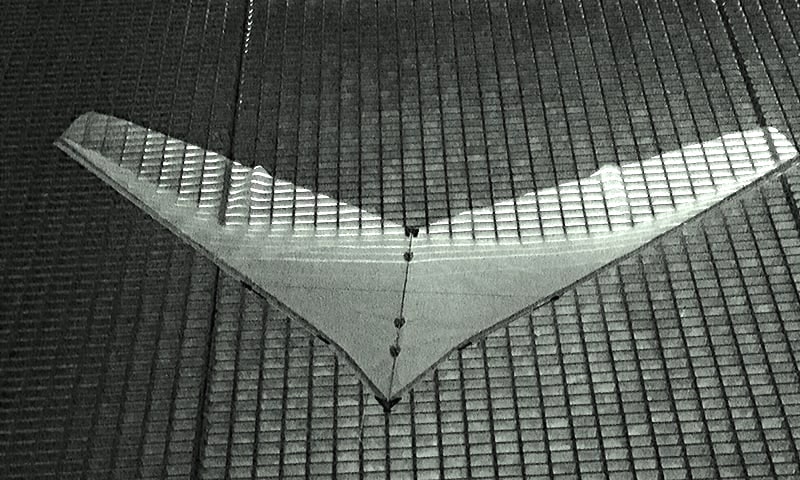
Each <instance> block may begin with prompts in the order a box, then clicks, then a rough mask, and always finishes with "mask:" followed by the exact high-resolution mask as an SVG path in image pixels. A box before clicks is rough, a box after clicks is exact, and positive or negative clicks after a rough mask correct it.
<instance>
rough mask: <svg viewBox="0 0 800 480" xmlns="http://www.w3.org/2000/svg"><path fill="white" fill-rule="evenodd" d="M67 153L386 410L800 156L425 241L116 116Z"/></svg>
mask: <svg viewBox="0 0 800 480" xmlns="http://www.w3.org/2000/svg"><path fill="white" fill-rule="evenodd" d="M57 145H58V146H59V147H60V148H62V149H63V150H64V151H66V152H67V153H68V154H70V155H71V156H72V157H73V158H75V159H76V160H78V161H79V162H81V163H82V164H83V165H85V166H86V167H87V168H89V169H90V170H92V171H93V172H95V173H96V174H97V175H98V176H100V177H101V178H103V179H104V180H105V181H107V182H108V183H110V184H111V185H113V186H114V187H115V188H116V189H117V190H118V191H119V192H120V193H122V194H123V195H125V196H126V197H128V198H129V199H131V200H132V201H133V202H134V203H136V204H137V205H138V206H140V207H141V208H143V209H144V210H146V211H147V212H148V213H149V214H150V215H152V216H153V217H154V218H156V219H157V220H158V221H160V222H161V223H162V224H164V225H165V226H167V227H168V228H170V229H171V230H172V231H173V232H175V233H176V234H178V235H179V236H181V237H182V238H183V239H184V240H186V241H188V242H189V243H191V244H192V245H194V246H195V247H196V248H198V249H200V250H201V251H203V252H204V253H206V254H207V255H209V256H210V257H211V258H212V259H214V260H215V261H216V262H217V263H219V264H220V265H221V266H223V267H225V268H226V269H228V270H229V271H231V272H232V273H234V274H235V275H237V276H238V277H239V278H241V279H243V280H244V281H247V282H248V283H250V284H252V285H253V286H254V287H256V288H257V289H258V290H259V291H261V292H262V293H264V294H265V295H267V296H269V297H270V298H272V299H273V300H274V301H276V302H278V303H279V304H281V305H282V306H283V308H284V309H286V310H287V311H289V312H291V313H292V314H294V316H295V317H297V318H300V319H302V320H304V321H305V322H306V323H307V324H308V326H309V327H310V328H312V329H313V330H315V331H316V332H317V333H318V334H320V335H321V336H323V337H325V338H327V339H329V340H330V341H332V342H333V343H334V344H335V345H337V346H338V348H339V349H340V351H341V352H343V353H344V354H345V355H346V356H347V357H348V358H350V359H351V360H352V361H353V363H354V364H355V365H356V366H357V368H358V369H359V370H360V371H361V373H362V374H363V376H364V378H365V380H366V381H367V382H368V383H369V384H370V385H371V386H372V387H373V388H374V389H375V391H376V393H377V394H378V395H379V396H381V397H383V398H391V397H393V396H395V395H397V394H401V393H402V392H403V391H404V390H405V389H407V388H409V387H410V386H411V385H412V384H413V382H414V381H415V380H416V379H418V378H419V377H420V375H421V374H422V373H424V372H425V371H426V370H428V369H429V368H431V367H432V366H433V365H435V364H436V363H437V362H438V361H439V360H441V359H442V358H443V357H444V356H446V355H447V354H448V352H450V351H452V349H454V348H455V347H457V346H459V345H461V344H463V343H464V342H466V341H467V340H468V339H470V338H472V337H474V336H476V335H480V334H482V333H485V332H486V331H488V330H489V329H491V328H492V327H493V326H494V325H496V324H497V323H498V322H501V321H503V320H505V319H508V318H510V317H512V316H514V315H515V314H517V313H518V312H520V311H522V310H525V309H527V308H528V307H531V306H533V305H536V304H539V303H541V302H542V301H545V300H547V299H548V298H549V297H550V296H551V295H552V294H553V293H555V292H558V291H560V290H562V289H563V288H565V287H567V286H569V285H571V284H573V283H574V282H576V281H578V280H579V279H581V278H582V277H584V276H586V275H589V274H591V273H592V272H594V271H595V270H597V269H598V268H600V267H602V266H603V265H606V264H608V263H609V262H613V261H614V260H615V259H617V258H619V257H620V256H622V255H625V254H627V253H630V252H631V251H633V250H635V249H636V248H638V247H640V246H642V245H643V244H645V243H647V242H649V241H650V240H652V239H654V238H655V237H657V236H659V235H661V234H662V233H664V232H666V231H668V230H670V229H671V228H674V227H675V226H677V225H679V224H681V223H682V222H684V221H685V220H687V219H688V218H690V217H692V216H694V215H696V214H697V213H699V212H701V211H702V210H704V209H706V208H708V207H709V206H711V205H713V204H715V203H717V202H719V201H720V200H722V199H723V198H725V197H726V196H727V195H729V194H731V193H732V192H735V191H737V190H739V189H741V188H742V187H744V186H745V185H747V184H749V183H751V182H752V181H754V180H755V179H757V178H759V177H760V176H763V175H764V174H765V173H767V172H769V171H771V170H773V169H774V168H775V167H777V166H778V165H779V164H781V163H783V162H786V161H788V160H790V159H792V158H793V157H794V156H795V155H796V153H797V152H796V151H795V149H794V148H793V147H792V145H791V144H790V143H789V142H788V141H787V139H786V137H784V136H783V135H781V134H780V133H778V132H777V131H776V130H775V129H772V128H769V129H763V130H752V131H747V132H737V133H731V134H726V135H723V136H722V137H720V138H717V139H714V140H711V141H708V142H704V143H702V144H696V145H689V146H686V147H684V148H682V149H680V150H678V151H674V152H669V153H666V154H663V155H660V156H657V157H653V158H650V159H644V160H643V161H641V162H636V163H629V164H622V165H621V166H611V165H607V166H603V167H601V168H600V169H598V170H597V171H596V172H595V173H594V174H592V175H590V176H588V177H586V178H581V179H577V180H571V181H567V182H564V183H561V184H560V185H558V186H556V187H552V188H547V189H542V190H539V191H535V192H527V193H524V194H522V195H520V196H518V197H517V198H514V199H510V200H504V201H502V202H498V203H495V204H494V205H492V206H491V207H484V208H478V209H473V210H468V211H465V212H462V213H460V214H457V215H455V216H454V217H451V218H448V219H442V220H438V221H436V222H433V223H432V224H430V225H427V226H420V227H421V228H420V232H419V235H418V236H416V237H412V236H406V231H405V228H404V227H405V226H403V225H399V224H396V223H392V222H387V221H384V220H383V219H381V218H380V217H379V216H377V215H375V214H374V213H370V212H367V211H364V210H362V209H360V208H358V207H356V206H352V205H348V204H346V203H344V202H341V201H339V200H336V199H333V198H330V197H328V196H326V195H322V194H318V193H315V192H313V191H312V190H311V189H309V188H306V187H303V186H297V185H294V184H292V183H291V182H289V181H287V180H284V179H279V178H275V177H273V176H271V175H270V174H268V173H267V172H266V171H265V170H264V169H263V168H261V167H256V168H248V167H245V166H243V165H241V164H238V163H237V162H234V161H231V160H229V159H227V158H225V157H223V156H221V155H219V154H216V153H213V152H208V151H205V150H203V149H201V148H199V147H197V146H194V145H189V144H187V143H185V142H182V141H180V140H177V139H174V138H170V137H168V136H166V135H164V134H162V133H159V132H155V131H152V130H149V129H146V128H144V127H141V126H138V125H135V124H133V123H130V122H127V121H125V120H121V119H118V118H114V117H111V116H107V115H102V114H98V113H87V114H85V115H83V116H81V117H80V118H79V119H77V120H76V121H75V122H74V123H73V124H72V125H71V126H70V127H69V129H67V131H66V132H65V133H64V134H63V135H62V137H61V138H60V139H59V140H58V141H57ZM408 253H413V257H412V256H410V255H406V254H408ZM408 260H410V261H408ZM397 317H403V319H404V320H405V321H404V322H403V325H402V327H401V328H397V327H396V326H395V324H396V322H395V318H397ZM390 346H393V347H394V348H393V350H394V356H393V355H391V354H390Z"/></svg>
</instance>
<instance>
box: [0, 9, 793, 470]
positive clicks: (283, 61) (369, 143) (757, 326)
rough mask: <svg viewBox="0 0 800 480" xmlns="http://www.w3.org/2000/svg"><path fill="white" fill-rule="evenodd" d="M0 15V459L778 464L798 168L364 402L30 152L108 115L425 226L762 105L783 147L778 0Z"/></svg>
mask: <svg viewBox="0 0 800 480" xmlns="http://www.w3.org/2000/svg"><path fill="white" fill-rule="evenodd" d="M718 3H719V4H720V5H722V4H723V2H718ZM2 7H3V15H2V16H0V38H2V39H3V41H2V42H0V201H2V209H0V252H2V253H0V282H1V285H2V289H0V464H2V467H3V471H2V475H0V476H4V477H6V478H36V477H47V476H50V477H58V478H65V477H67V478H71V477H83V478H97V477H101V478H102V477H115V478H139V477H142V478H145V477H146V478H152V477H156V478H159V477H166V476H176V477H186V476H193V477H202V478H223V477H225V476H226V475H229V476H230V477H237V478H238V477H248V478H252V477H258V478H279V477H282V478H298V477H302V478H305V477H309V476H310V477H315V478H329V477H332V476H334V475H335V476H337V477H340V478H350V477H354V478H359V477H369V478H372V477H379V478H386V477H388V476H389V474H390V473H391V478H521V477H528V478H549V477H557V478H587V479H588V478H637V477H638V478H664V479H669V478H695V479H705V478H733V479H740V478H797V476H798V475H800V473H798V463H800V461H799V459H798V441H800V407H799V406H798V403H800V391H798V388H800V386H799V384H800V379H798V363H797V355H798V350H800V318H798V317H800V313H799V312H800V300H799V299H798V287H797V285H798V281H800V214H799V213H798V207H799V206H800V176H798V174H797V173H796V172H794V171H790V172H789V173H788V174H787V175H786V176H784V177H782V178H777V179H773V180H772V181H770V182H769V183H765V184H763V185H762V186H761V187H759V188H758V189H754V190H752V191H750V192H749V193H747V194H746V195H744V196H742V197H739V198H738V199H736V200H734V201H731V202H728V203H726V204H725V205H723V206H722V208H720V209H717V210H715V211H713V212H711V213H710V214H708V215H706V216H705V217H703V218H702V219H701V220H700V221H696V222H693V223H691V224H689V225H687V226H685V227H684V228H682V229H681V230H680V231H678V232H674V233H672V234H670V235H668V236H667V237H666V238H665V239H663V240H662V241H661V242H659V243H658V244H656V245H653V246H651V247H649V248H647V249H646V250H645V251H644V252H643V253H641V254H640V255H637V256H634V257H632V258H629V259H627V260H625V261H623V262H622V263H621V264H620V265H618V266H615V267H614V268H611V269H609V270H607V271H603V272H600V274H599V275H598V276H597V277H596V278H594V279H591V280H590V281H587V282H586V283H585V284H582V285H580V286H579V287H577V288H576V289H575V290H574V291H572V292H571V293H569V294H567V295H564V296H563V297H562V298H561V299H560V300H558V301H557V302H556V303H555V304H554V305H552V306H551V307H548V309H544V310H538V311H536V312H533V313H532V314H531V315H530V316H529V317H525V318H521V319H519V320H517V321H515V322H513V323H512V324H511V325H509V327H508V328H504V329H501V330H500V331H497V332H495V333H493V334H491V335H490V336H489V337H488V338H487V339H486V340H485V341H484V342H481V343H480V344H479V345H475V346H471V347H468V348H466V349H464V350H462V351H460V352H457V353H456V354H454V355H453V356H452V358H451V359H449V360H448V361H447V362H446V363H445V364H443V365H442V366H440V367H439V368H438V369H437V370H436V371H435V372H434V373H433V374H432V375H431V378H430V379H428V380H427V381H425V382H424V383H422V384H421V385H420V386H418V387H417V388H416V389H415V390H414V391H413V394H412V395H411V396H410V398H404V399H403V401H402V402H401V403H400V404H399V405H397V406H396V407H395V410H394V411H393V414H392V415H391V416H390V417H385V416H384V415H383V412H382V410H381V408H380V407H379V406H378V405H377V404H376V403H375V402H374V400H373V399H372V398H371V397H370V396H369V395H368V394H367V392H366V390H365V389H364V388H363V387H362V386H361V385H360V384H359V383H358V381H357V380H356V378H355V376H354V375H353V373H352V371H351V369H350V367H349V366H347V365H346V364H344V363H342V362H340V361H338V360H337V359H336V357H335V356H334V355H333V354H332V353H331V351H330V350H329V349H328V348H327V347H326V346H325V345H324V344H323V343H322V342H320V341H319V340H318V339H315V338H313V337H311V336H309V335H307V334H306V333H305V332H304V331H302V330H300V329H299V327H298V326H297V325H294V324H293V323H290V322H288V321H287V320H286V319H285V318H284V317H283V316H282V315H281V314H280V313H279V312H277V311H275V310H274V309H271V308H269V307H268V306H266V305H265V304H264V303H263V302H262V301H260V300H259V299H258V298H257V297H256V296H255V295H254V294H252V293H251V292H249V291H248V290H246V289H245V288H243V287H242V286H241V285H239V284H238V283H236V282H234V281H233V280H231V279H230V278H228V277H227V276H225V275H222V274H219V273H218V272H217V269H216V268H215V267H214V266H213V265H212V264H210V263H209V262H208V261H206V260H205V259H203V258H201V257H199V256H196V255H194V254H193V252H192V251H191V250H190V249H189V248H188V247H186V246H184V245H182V244H180V243H179V242H178V241H177V240H175V239H174V238H172V237H171V236H170V235H169V234H168V233H167V232H166V231H164V230H163V229H160V228H158V227H157V226H156V224H155V222H153V221H152V220H150V219H148V218H146V216H145V215H144V214H143V213H140V212H139V211H137V210H136V209H135V208H133V207H132V206H131V205H129V204H128V203H127V202H124V201H122V200H121V198H120V197H118V196H117V195H116V194H114V193H113V191H112V190H111V189H110V188H108V187H106V186H104V185H103V184H102V183H101V182H100V181H99V180H97V179H95V178H94V177H93V176H92V175H91V174H89V173H88V172H86V171H84V170H82V169H81V168H80V167H78V166H77V165H76V164H74V163H73V162H70V161H67V159H66V157H65V156H64V155H62V154H60V153H58V152H57V151H56V150H55V149H54V148H53V147H52V146H51V142H52V140H53V139H55V138H56V137H57V136H58V135H59V134H60V133H61V131H62V130H63V129H64V128H66V126H67V125H68V124H69V122H70V121H72V119H73V118H74V117H75V116H77V115H78V114H80V113H82V112H84V111H87V110H99V111H105V112H108V113H112V114H115V115H118V116H120V117H124V118H128V119H130V120H132V121H134V122H136V123H139V124H142V125H146V126H148V127H151V128H154V129H158V130H161V131H164V132H167V133H169V134H170V135H172V136H175V137H178V138H182V139H185V140H187V141H189V142H191V143H196V144H199V145H202V146H204V147H206V148H209V149H212V150H215V151H219V152H221V153H223V154H226V155H232V156H233V158H234V159H237V160H239V161H243V162H246V163H255V162H259V163H263V164H265V166H267V167H268V168H270V169H272V170H273V171H275V172H276V173H279V174H282V175H285V176H286V177H287V178H288V179H291V180H293V181H296V182H297V183H300V184H308V186H311V187H314V188H318V189H320V190H322V191H329V192H335V193H336V194H337V195H338V196H340V197H341V198H342V199H348V200H351V201H352V200H356V201H355V202H354V203H358V204H361V205H363V206H365V207H368V208H370V209H373V210H375V211H382V213H383V214H384V215H386V216H387V217H391V218H395V219H398V218H403V216H404V215H405V217H406V219H410V221H412V223H413V222H423V221H430V220H431V219H433V218H438V217H442V216H448V215H449V214H450V213H456V212H457V211H458V210H460V209H463V208H468V207H469V206H470V205H473V206H474V205H482V204H485V203H487V202H489V201H490V200H491V199H493V198H494V199H497V198H501V197H507V196H510V195H509V193H508V192H511V191H521V190H525V189H528V188H531V186H533V185H534V179H535V183H536V185H537V186H538V185H552V184H553V183H556V182H557V181H562V179H563V178H573V177H574V176H575V175H576V174H578V173H581V172H591V171H592V170H594V169H595V168H596V166H597V165H598V164H602V163H607V162H620V161H625V160H630V159H638V158H640V157H647V156H650V155H652V154H654V153H657V152H658V150H659V149H661V150H670V149H673V148H675V147H676V146H679V145H683V144H686V143H691V142H695V141H697V140H698V139H708V138H713V137H716V136H718V135H719V134H720V133H725V132H730V131H736V130H743V129H747V128H751V127H753V126H756V125H757V123H758V122H759V120H760V118H759V117H760V116H763V119H764V120H765V121H766V123H767V124H768V125H773V126H776V127H778V128H779V129H780V130H781V131H783V132H784V133H786V134H787V135H788V136H790V138H792V139H793V140H794V142H795V144H798V137H797V132H799V131H800V124H798V119H800V111H798V108H797V107H798V103H800V93H799V92H800V90H798V87H797V85H798V83H797V82H796V80H800V79H799V78H796V77H798V75H800V63H798V61H797V59H798V58H800V57H799V56H798V55H799V54H800V49H799V48H798V41H797V40H798V37H797V35H798V34H797V31H798V28H800V23H798V22H800V8H799V7H798V6H797V4H796V3H793V2H790V1H788V0H786V1H783V0H759V1H752V2H745V1H744V0H741V1H727V2H724V7H717V4H716V3H715V2H713V1H712V0H696V1H681V2H678V3H676V2H674V1H662V0H658V1H656V0H646V1H639V2H633V1H627V0H625V1H610V2H607V1H604V2H602V7H601V5H600V2H599V1H586V2H578V1H564V2H563V3H560V2H546V3H543V2H541V1H529V2H520V1H509V2H507V3H506V2H494V1H492V2H489V3H487V2H467V1H466V0H453V1H452V2H448V1H442V0H435V1H433V2H432V3H431V2H429V1H417V2H408V1H405V0H402V1H398V2H383V1H378V2H375V3H370V2H352V1H349V0H348V1H344V2H342V3H340V2H334V1H327V0H326V1H325V2H312V1H305V2H303V1H299V2H290V3H280V2H253V3H252V4H248V3H247V2H245V1H236V2H228V3H225V2H216V1H211V0H209V1H204V2H198V1H194V2H187V1H174V2H160V1H152V2H100V1H88V0H84V1H82V2H67V1H63V2H39V1H25V2H21V1H7V2H4V4H3V6H2ZM723 14H724V16H723ZM340 59H341V60H340ZM740 67H744V68H745V70H744V71H742V70H741V69H740ZM751 93H753V94H754V95H755V96H754V97H751ZM526 139H527V140H528V141H526ZM489 157H491V159H492V161H491V162H488V161H487V158H489ZM381 199H384V200H383V201H382V200H381ZM448 212H449V213H448Z"/></svg>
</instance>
